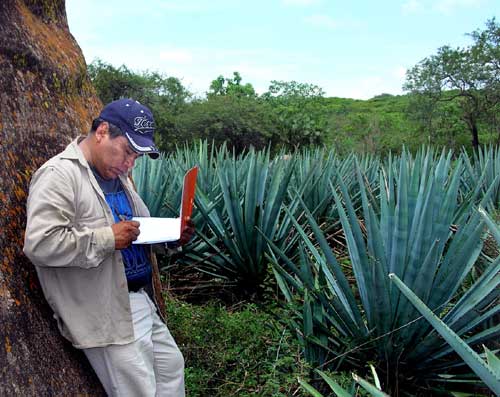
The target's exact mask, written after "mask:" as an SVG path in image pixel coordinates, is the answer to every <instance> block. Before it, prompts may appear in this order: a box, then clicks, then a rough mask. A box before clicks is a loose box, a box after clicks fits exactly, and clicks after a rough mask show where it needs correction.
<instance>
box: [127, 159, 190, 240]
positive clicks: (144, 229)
mask: <svg viewBox="0 0 500 397" xmlns="http://www.w3.org/2000/svg"><path fill="white" fill-rule="evenodd" d="M197 175H198V167H197V166H195V167H193V168H191V169H190V170H189V171H188V172H186V174H185V175H184V181H183V184H182V198H181V208H180V217H179V218H157V217H133V218H132V220H134V221H137V222H139V223H140V226H139V231H140V233H139V236H138V237H137V240H135V241H134V242H132V244H156V243H164V242H169V241H177V240H179V239H180V237H181V234H182V232H183V231H184V229H185V228H186V222H187V220H188V219H189V218H190V217H191V214H192V213H193V205H194V195H195V191H196V177H197Z"/></svg>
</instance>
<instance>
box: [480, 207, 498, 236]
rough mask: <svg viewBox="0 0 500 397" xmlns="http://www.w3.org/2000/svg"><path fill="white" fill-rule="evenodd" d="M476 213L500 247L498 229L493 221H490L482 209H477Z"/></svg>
mask: <svg viewBox="0 0 500 397" xmlns="http://www.w3.org/2000/svg"><path fill="white" fill-rule="evenodd" d="M478 212H479V214H480V215H481V216H482V217H483V219H484V221H485V222H486V225H488V228H489V229H490V231H491V233H492V234H493V237H495V240H496V241H497V243H498V245H500V227H499V226H498V225H497V224H496V223H495V222H494V221H493V219H491V217H490V216H489V215H488V213H487V212H486V211H485V210H484V208H482V207H479V208H478Z"/></svg>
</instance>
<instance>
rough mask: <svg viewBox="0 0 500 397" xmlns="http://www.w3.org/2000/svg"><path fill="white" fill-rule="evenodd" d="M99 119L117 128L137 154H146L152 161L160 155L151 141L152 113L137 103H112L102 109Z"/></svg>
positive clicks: (153, 125) (127, 100) (121, 101)
mask: <svg viewBox="0 0 500 397" xmlns="http://www.w3.org/2000/svg"><path fill="white" fill-rule="evenodd" d="M99 118H100V119H102V120H104V121H107V122H109V123H111V124H114V125H115V126H117V127H118V128H119V129H120V130H121V131H122V133H123V135H124V136H125V137H126V138H127V139H128V141H129V143H130V146H131V147H132V149H134V151H136V152H137V153H146V154H148V155H149V156H150V157H151V158H153V159H155V158H157V157H158V156H159V155H160V152H159V151H158V149H157V148H156V146H155V143H154V141H153V133H154V129H155V120H154V118H153V113H151V110H149V109H148V108H147V107H146V106H144V105H142V104H141V103H139V102H138V101H135V100H133V99H118V100H117V101H113V102H111V103H109V104H107V105H106V106H105V107H104V109H102V111H101V114H100V115H99Z"/></svg>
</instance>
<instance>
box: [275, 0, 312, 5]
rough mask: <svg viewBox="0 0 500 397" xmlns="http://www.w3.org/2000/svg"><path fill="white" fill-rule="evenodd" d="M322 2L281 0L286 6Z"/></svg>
mask: <svg viewBox="0 0 500 397" xmlns="http://www.w3.org/2000/svg"><path fill="white" fill-rule="evenodd" d="M320 2H321V1H320V0H281V3H282V4H284V5H286V6H311V5H316V4H319V3H320Z"/></svg>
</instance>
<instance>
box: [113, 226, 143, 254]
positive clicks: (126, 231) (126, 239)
mask: <svg viewBox="0 0 500 397" xmlns="http://www.w3.org/2000/svg"><path fill="white" fill-rule="evenodd" d="M139 225H140V224H139V222H136V221H121V222H118V223H115V224H114V225H113V226H111V229H113V234H114V235H115V249H117V250H121V249H124V248H127V247H129V246H130V244H132V241H135V240H137V236H138V235H139Z"/></svg>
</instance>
